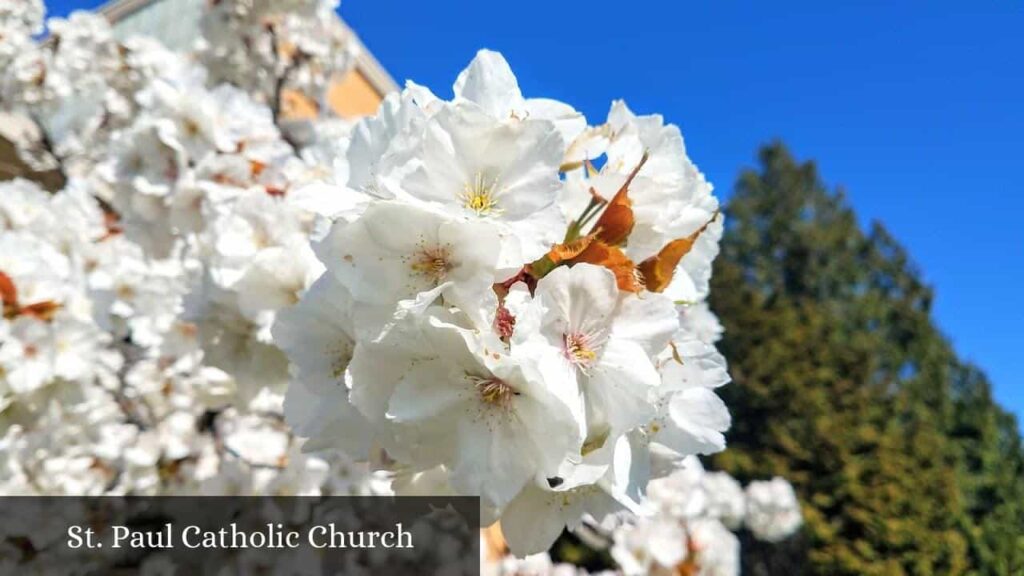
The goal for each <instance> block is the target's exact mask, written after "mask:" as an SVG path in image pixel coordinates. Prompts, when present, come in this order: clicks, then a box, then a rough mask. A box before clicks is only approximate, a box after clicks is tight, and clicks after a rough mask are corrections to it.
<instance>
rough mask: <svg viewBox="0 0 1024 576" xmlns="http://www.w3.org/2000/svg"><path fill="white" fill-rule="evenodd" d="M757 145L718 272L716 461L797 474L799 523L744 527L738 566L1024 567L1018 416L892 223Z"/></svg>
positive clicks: (743, 470)
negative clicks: (776, 540) (770, 538)
mask: <svg viewBox="0 0 1024 576" xmlns="http://www.w3.org/2000/svg"><path fill="white" fill-rule="evenodd" d="M759 160H760V168H759V169H758V170H746V171H744V172H743V173H742V174H741V175H740V177H739V180H738V182H737V185H736V190H735V193H734V196H733V198H732V200H731V202H730V205H729V207H728V209H727V211H726V213H727V219H726V223H727V230H726V233H725V237H724V239H723V243H722V256H721V257H720V258H719V259H718V260H717V262H716V265H715V272H714V275H713V278H712V284H713V289H712V290H711V293H712V295H713V297H712V299H711V305H712V308H713V309H714V311H715V312H716V313H717V314H718V315H719V316H720V318H721V320H722V323H723V325H724V326H725V329H726V333H725V338H724V340H723V341H722V348H723V353H724V354H725V355H726V357H727V358H729V359H730V372H731V373H732V376H733V379H734V382H735V384H734V385H733V386H730V387H729V389H728V390H726V391H725V392H724V395H725V396H726V397H727V398H726V401H727V402H728V404H729V405H730V407H732V409H733V415H734V419H733V422H734V425H733V428H732V430H731V431H730V433H729V444H730V446H729V450H728V451H726V452H724V453H723V454H721V455H719V456H718V457H716V458H715V460H714V466H715V467H717V468H722V469H724V470H726V471H728V472H730V473H732V474H734V475H735V476H737V478H740V479H741V480H744V479H749V478H753V477H762V476H767V475H775V474H778V475H782V476H785V477H786V478H788V479H789V480H791V481H792V482H793V484H794V486H795V487H796V488H797V491H798V494H799V496H800V499H801V502H802V504H803V507H804V515H805V519H806V528H805V531H804V534H803V535H802V537H801V538H800V539H798V540H796V541H794V542H792V543H791V544H790V545H788V546H785V547H776V548H772V549H764V548H759V547H757V546H756V545H751V546H747V545H746V544H747V543H746V542H745V543H744V547H743V551H744V564H745V566H744V568H745V570H746V572H745V573H750V574H774V573H780V572H781V571H782V570H785V571H786V572H787V573H791V574H796V573H805V574H1014V573H1018V574H1019V573H1020V571H1021V570H1022V569H1024V568H1022V566H1024V564H1022V563H1021V558H1024V540H1022V538H1021V537H1020V536H1019V535H1018V534H1019V533H1020V527H1021V526H1024V509H1022V506H1024V504H1022V502H1024V498H1022V490H1024V474H1022V470H1024V468H1022V458H1024V456H1022V454H1024V452H1022V449H1021V442H1020V435H1019V433H1018V431H1017V428H1016V423H1015V421H1014V418H1013V417H1012V416H1011V415H1009V414H1007V413H1006V412H1004V411H1003V410H1002V409H1000V408H999V406H998V405H997V404H996V403H995V402H994V401H993V399H992V397H991V392H990V385H989V383H988V381H987V380H986V378H985V376H984V374H982V373H981V372H980V371H979V370H977V369H976V368H974V367H971V366H969V365H965V364H964V363H962V362H961V361H960V360H959V359H958V358H957V356H956V354H955V352H954V351H953V349H952V347H951V345H950V344H949V342H948V341H947V340H946V339H945V337H944V336H943V335H942V334H941V332H940V331H939V330H938V329H937V327H936V326H935V324H934V322H933V320H932V318H931V314H930V308H931V302H932V292H931V290H930V288H929V287H928V286H926V285H925V284H924V283H923V281H922V279H921V277H920V275H919V274H918V272H917V271H916V270H915V268H914V267H913V265H912V264H911V263H910V260H909V257H908V255H907V254H906V252H905V251H904V250H903V248H902V247H901V246H900V245H899V244H898V243H897V242H896V241H895V240H894V239H893V238H892V237H891V236H890V235H889V233H888V232H887V231H886V230H885V229H884V228H883V227H882V226H881V225H880V224H877V223H875V224H873V225H872V226H871V228H870V229H869V230H868V231H867V232H865V231H862V230H861V228H860V227H859V225H858V222H857V218H856V215H855V214H854V212H853V211H852V210H851V209H850V208H849V206H848V205H847V204H846V202H845V200H844V195H843V193H842V191H841V190H840V191H835V192H832V191H829V190H828V189H827V188H826V186H825V185H824V183H823V182H822V179H821V178H820V176H819V175H818V172H817V168H816V167H815V165H814V164H813V163H812V162H798V161H797V160H795V159H794V158H793V157H792V155H791V154H790V153H789V152H788V150H787V149H786V148H785V146H784V145H782V144H781V143H773V144H771V145H768V146H766V147H764V148H763V149H762V150H761V151H760V154H759Z"/></svg>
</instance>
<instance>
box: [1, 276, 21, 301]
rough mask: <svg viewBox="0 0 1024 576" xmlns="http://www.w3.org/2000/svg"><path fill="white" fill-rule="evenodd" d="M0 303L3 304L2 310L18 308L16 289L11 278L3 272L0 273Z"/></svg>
mask: <svg viewBox="0 0 1024 576" xmlns="http://www.w3.org/2000/svg"><path fill="white" fill-rule="evenodd" d="M0 302H3V305H4V309H6V308H7V307H8V306H14V307H17V306H18V288H17V287H16V286H15V285H14V281H13V280H11V277H10V276H8V275H7V274H4V273H3V272H0Z"/></svg>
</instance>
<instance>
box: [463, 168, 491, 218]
mask: <svg viewBox="0 0 1024 576" xmlns="http://www.w3.org/2000/svg"><path fill="white" fill-rule="evenodd" d="M494 185H495V182H494V181H493V180H492V181H490V182H488V181H487V180H485V179H484V175H483V174H477V175H476V178H474V179H473V182H471V183H468V184H466V185H465V186H464V187H463V189H462V196H461V199H462V203H463V205H464V206H465V207H466V208H468V209H470V210H472V211H473V212H476V214H477V216H487V215H490V214H497V213H499V212H501V208H499V207H498V202H497V200H496V199H495V197H494Z"/></svg>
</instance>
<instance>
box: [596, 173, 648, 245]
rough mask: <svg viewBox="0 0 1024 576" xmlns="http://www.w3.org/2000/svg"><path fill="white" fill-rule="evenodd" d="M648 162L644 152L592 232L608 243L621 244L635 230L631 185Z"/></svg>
mask: <svg viewBox="0 0 1024 576" xmlns="http://www.w3.org/2000/svg"><path fill="white" fill-rule="evenodd" d="M646 162H647V154H646V153H644V155H643V157H642V158H640V162H639V163H638V164H637V165H636V168H634V169H633V171H632V172H630V173H629V176H627V177H626V181H625V182H623V183H622V186H621V187H620V188H619V191H618V192H616V193H615V196H612V199H611V200H610V201H609V202H608V207H607V208H605V209H604V213H602V214H601V217H600V218H598V219H597V222H596V223H595V224H594V228H593V232H592V233H593V234H597V237H598V238H600V239H601V240H603V241H604V242H605V243H606V244H609V245H611V246H620V245H622V244H623V243H624V242H625V241H626V239H627V238H629V233H630V232H632V231H633V225H634V224H635V223H636V221H635V220H634V218H633V201H632V200H630V199H629V186H630V185H631V184H632V183H633V179H634V178H636V175H637V174H638V173H639V172H640V169H641V168H643V167H644V164H645V163H646Z"/></svg>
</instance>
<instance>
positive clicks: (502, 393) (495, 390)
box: [469, 376, 519, 408]
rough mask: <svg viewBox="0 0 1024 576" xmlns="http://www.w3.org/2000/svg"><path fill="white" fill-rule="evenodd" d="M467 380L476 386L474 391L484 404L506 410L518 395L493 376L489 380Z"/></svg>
mask: <svg viewBox="0 0 1024 576" xmlns="http://www.w3.org/2000/svg"><path fill="white" fill-rule="evenodd" d="M469 379H470V381H471V382H473V385H474V386H476V391H477V392H478V393H479V394H480V399H481V400H483V401H484V403H485V404H490V405H492V406H498V407H501V408H506V407H508V405H509V403H510V402H512V397H513V396H517V395H518V394H519V393H518V392H516V391H515V389H514V388H512V386H509V385H508V383H506V382H505V381H504V380H501V379H499V378H494V377H493V376H492V377H489V378H484V377H481V376H469Z"/></svg>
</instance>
